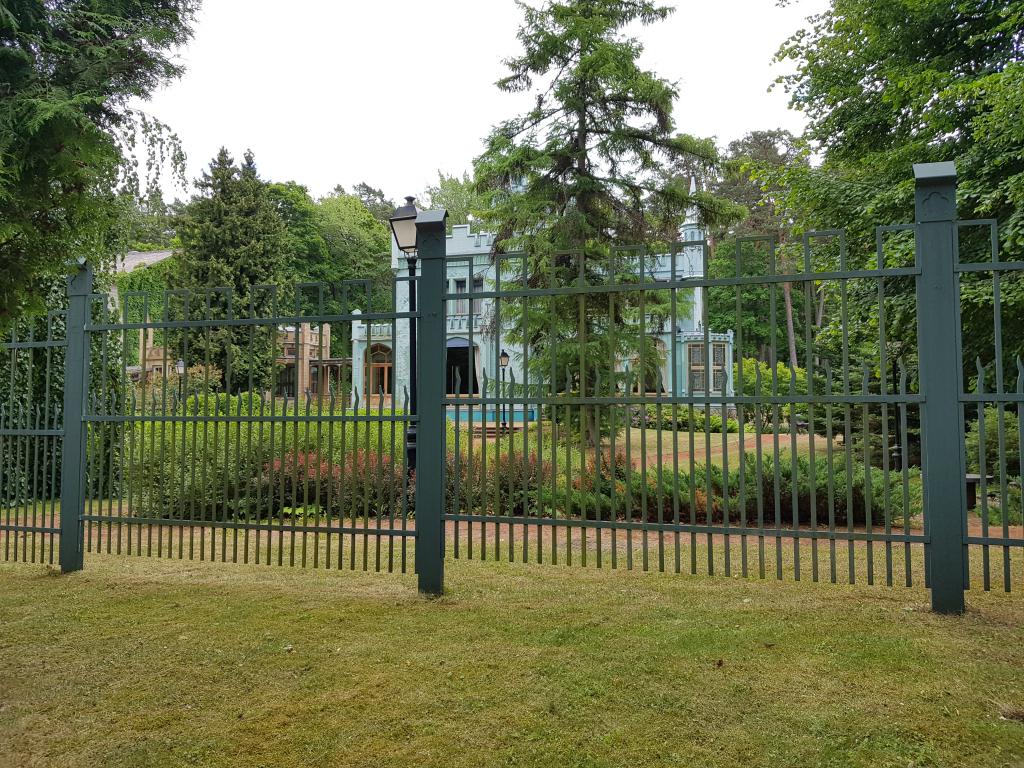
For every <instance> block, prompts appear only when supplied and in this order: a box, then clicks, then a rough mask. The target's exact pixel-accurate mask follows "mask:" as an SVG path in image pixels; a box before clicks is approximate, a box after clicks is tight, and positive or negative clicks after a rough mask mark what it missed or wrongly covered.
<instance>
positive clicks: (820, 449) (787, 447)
mask: <svg viewBox="0 0 1024 768" xmlns="http://www.w3.org/2000/svg"><path fill="white" fill-rule="evenodd" d="M625 435H626V433H625V431H624V432H623V433H622V435H620V436H618V437H617V438H616V450H621V451H625V443H626V440H625V439H623V438H624V437H625ZM758 437H759V436H758V435H756V434H752V433H751V434H746V435H743V436H742V441H743V449H744V451H746V452H747V453H753V452H754V450H755V447H756V445H757V441H758ZM740 440H741V436H740V435H738V434H728V435H726V438H725V440H724V441H723V439H722V433H721V432H712V433H711V452H710V453H708V451H707V446H708V441H707V433H705V432H703V431H699V430H698V431H695V432H694V433H693V454H692V457H693V461H694V464H696V465H698V466H699V465H708V464H711V465H714V466H718V467H720V466H722V457H723V454H727V455H728V457H729V467H730V468H731V469H735V468H736V467H737V466H738V465H739V458H740ZM791 440H792V438H791V436H790V434H789V433H788V432H780V433H779V435H778V452H779V456H780V458H781V460H783V461H789V459H790V457H791V455H792V453H791V451H792V442H791ZM760 441H761V450H762V451H763V452H764V455H765V456H773V455H774V450H775V435H773V434H762V435H760ZM628 442H629V448H630V453H631V458H632V460H633V462H634V464H637V465H639V464H640V460H641V456H643V455H644V454H645V453H646V457H647V466H649V467H655V466H657V465H658V457H659V456H660V457H661V463H662V466H667V467H670V466H674V464H673V460H672V456H673V454H674V453H676V446H678V456H679V470H680V471H681V472H688V471H689V467H690V458H691V453H690V433H689V432H688V431H687V430H679V431H678V432H677V433H676V434H675V435H674V434H673V432H672V430H670V429H646V430H640V429H639V428H634V429H630V430H629V434H628ZM826 442H827V441H826V440H825V438H824V437H822V436H820V435H815V436H814V449H815V452H816V453H817V455H818V456H824V455H825V451H826ZM810 444H811V438H810V437H809V436H808V435H806V434H800V435H797V438H796V451H797V455H799V456H807V455H809V454H810V451H811V449H810ZM659 450H660V453H659ZM837 451H842V445H841V444H840V445H839V446H838V447H837Z"/></svg>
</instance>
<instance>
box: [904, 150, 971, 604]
mask: <svg viewBox="0 0 1024 768" xmlns="http://www.w3.org/2000/svg"><path fill="white" fill-rule="evenodd" d="M914 179H915V193H914V221H915V222H916V224H917V227H916V234H915V250H916V253H917V264H918V266H919V267H920V268H921V275H920V277H918V280H917V317H918V320H917V340H918V350H919V365H920V378H921V385H920V386H921V394H922V395H924V403H923V404H922V406H921V461H922V468H923V469H924V503H925V533H926V534H927V535H928V537H929V542H928V544H926V545H925V546H926V554H925V557H926V558H928V576H929V579H930V584H931V591H932V610H933V611H935V612H937V613H963V611H964V584H965V577H964V574H965V572H966V563H967V558H966V552H965V549H966V545H965V542H964V538H963V534H964V504H965V500H964V466H963V458H962V450H961V449H962V446H963V441H964V435H963V419H962V418H961V408H960V392H961V390H962V381H961V379H962V376H963V373H962V371H963V365H962V361H961V355H960V327H959V323H960V313H959V311H958V308H959V306H960V293H959V290H958V283H957V276H956V273H955V271H954V263H955V259H956V255H955V248H954V235H955V232H954V227H955V226H956V224H955V222H956V166H955V165H954V164H953V163H918V164H915V165H914Z"/></svg>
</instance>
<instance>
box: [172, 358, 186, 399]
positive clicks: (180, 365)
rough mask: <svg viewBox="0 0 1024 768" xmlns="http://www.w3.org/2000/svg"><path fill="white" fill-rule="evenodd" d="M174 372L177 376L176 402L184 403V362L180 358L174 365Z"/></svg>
mask: <svg viewBox="0 0 1024 768" xmlns="http://www.w3.org/2000/svg"><path fill="white" fill-rule="evenodd" d="M174 370H175V371H176V372H177V374H178V402H180V403H184V397H185V396H184V386H185V361H184V360H182V359H181V358H180V357H179V358H178V362H176V363H175V364H174Z"/></svg>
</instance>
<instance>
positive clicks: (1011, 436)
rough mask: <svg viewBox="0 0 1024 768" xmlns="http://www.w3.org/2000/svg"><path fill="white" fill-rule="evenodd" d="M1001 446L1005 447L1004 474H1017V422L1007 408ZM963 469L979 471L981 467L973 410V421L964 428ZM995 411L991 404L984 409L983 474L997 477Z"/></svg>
mask: <svg viewBox="0 0 1024 768" xmlns="http://www.w3.org/2000/svg"><path fill="white" fill-rule="evenodd" d="M1003 441H1004V442H1003V445H1004V446H1005V448H1006V453H1005V456H1004V458H1005V460H1006V473H1007V474H1008V475H1014V476H1019V475H1020V419H1019V418H1018V416H1017V414H1016V413H1014V412H1013V411H1011V410H1010V409H1009V408H1004V410H1003ZM966 447H967V469H968V471H970V472H978V471H980V466H981V461H980V459H981V422H980V420H979V419H978V417H977V412H976V411H975V414H974V418H973V419H971V421H970V422H969V424H968V426H967V436H966ZM999 459H1000V456H999V409H998V407H997V406H994V405H991V406H987V407H986V408H985V473H986V474H988V475H993V476H997V475H998V474H999V471H1000V464H999Z"/></svg>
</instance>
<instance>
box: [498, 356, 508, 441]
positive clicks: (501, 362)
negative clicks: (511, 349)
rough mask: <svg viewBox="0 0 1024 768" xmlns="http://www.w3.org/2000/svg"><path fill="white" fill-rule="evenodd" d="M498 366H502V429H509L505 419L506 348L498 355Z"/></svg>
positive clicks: (504, 430) (505, 430)
mask: <svg viewBox="0 0 1024 768" xmlns="http://www.w3.org/2000/svg"><path fill="white" fill-rule="evenodd" d="M498 367H499V368H501V391H502V398H501V431H502V432H503V433H504V432H507V431H508V423H507V422H506V421H505V396H504V395H505V369H506V368H508V352H506V351H505V350H504V349H503V350H501V354H500V355H498Z"/></svg>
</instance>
